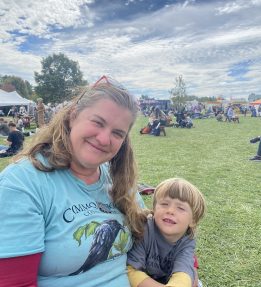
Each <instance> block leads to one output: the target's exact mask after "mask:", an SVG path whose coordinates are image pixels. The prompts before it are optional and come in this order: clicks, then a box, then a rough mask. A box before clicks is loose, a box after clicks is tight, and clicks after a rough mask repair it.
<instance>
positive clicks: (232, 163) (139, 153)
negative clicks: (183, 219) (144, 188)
mask: <svg viewBox="0 0 261 287" xmlns="http://www.w3.org/2000/svg"><path fill="white" fill-rule="evenodd" d="M146 123H147V119H146V118H144V117H141V118H139V119H138V121H137V123H136V125H135V126H134V129H133V131H132V140H133V145H134V148H135V153H136V158H137V161H138V167H139V180H140V181H141V182H145V183H148V184H152V185H156V184H158V183H159V182H160V181H162V180H163V179H165V178H169V177H184V178H186V179H187V180H189V181H191V182H192V183H194V184H195V185H196V186H198V187H199V189H200V190H201V191H202V192H203V193H204V195H205V197H206V201H207V207H208V211H207V215H206V217H205V219H203V221H202V223H201V224H200V228H199V231H198V240H197V255H198V257H199V263H200V270H199V276H200V278H201V279H202V281H203V283H204V286H209V287H217V286H222V287H225V286H228V287H239V286H240V287H257V286H261V275H260V272H261V247H260V236H261V223H260V222H261V211H260V207H261V193H260V192H261V184H260V182H261V180H260V178H261V176H260V174H261V162H251V161H249V160H248V158H249V157H251V156H253V155H255V154H256V151H257V147H258V144H250V143H249V139H250V138H252V137H254V136H257V135H260V134H261V130H260V124H261V119H260V118H250V117H247V118H244V117H240V124H235V123H221V122H217V121H216V120H215V119H202V120H195V121H194V124H195V128H192V129H180V128H178V129H177V128H167V129H166V132H167V136H166V137H163V136H161V137H155V136H150V135H140V134H139V133H138V131H139V129H140V128H141V127H142V126H144V125H146ZM145 201H146V203H147V204H148V205H150V204H151V197H150V196H147V197H146V198H145Z"/></svg>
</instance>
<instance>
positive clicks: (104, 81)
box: [77, 75, 127, 104]
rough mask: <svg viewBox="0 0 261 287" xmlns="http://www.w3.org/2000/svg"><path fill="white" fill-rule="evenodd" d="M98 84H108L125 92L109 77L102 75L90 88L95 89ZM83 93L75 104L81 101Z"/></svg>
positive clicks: (123, 88) (121, 86)
mask: <svg viewBox="0 0 261 287" xmlns="http://www.w3.org/2000/svg"><path fill="white" fill-rule="evenodd" d="M99 84H108V85H111V86H113V87H116V88H119V89H121V90H125V91H127V89H126V88H125V87H124V86H123V85H122V84H121V83H119V82H118V81H116V80H114V79H113V78H111V77H110V76H105V75H103V76H102V77H101V78H100V79H99V80H98V81H96V82H95V83H94V84H93V85H91V87H94V88H95V87H97V86H98V85H99ZM84 94H85V91H83V93H82V94H81V95H80V97H79V99H78V100H77V104H78V103H79V101H80V100H81V99H82V97H83V96H84Z"/></svg>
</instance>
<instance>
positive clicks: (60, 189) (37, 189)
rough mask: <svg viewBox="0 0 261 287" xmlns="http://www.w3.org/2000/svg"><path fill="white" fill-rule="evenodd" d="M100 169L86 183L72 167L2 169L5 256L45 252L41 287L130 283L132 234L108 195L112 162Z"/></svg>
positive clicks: (0, 244) (0, 227)
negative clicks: (128, 266)
mask: <svg viewBox="0 0 261 287" xmlns="http://www.w3.org/2000/svg"><path fill="white" fill-rule="evenodd" d="M100 170H101V175H100V179H99V181H98V182H97V183H95V184H91V185H87V184H85V183H84V182H83V181H82V180H80V179H78V178H77V177H75V176H74V175H73V174H72V173H71V172H70V170H68V169H65V170H56V171H53V172H41V171H38V170H37V169H35V168H34V167H33V166H32V164H31V163H30V162H29V161H28V160H22V161H20V162H19V163H17V164H12V165H10V166H8V167H7V168H6V169H5V170H4V171H3V172H2V173H1V174H0V222H1V224H0V258H8V257H16V256H23V255H29V254H35V253H39V252H43V255H42V259H41V263H40V268H39V272H38V286H39V287H57V286H59V287H72V286H77V287H97V286H106V287H115V286H121V287H129V286H130V285H129V281H128V277H127V272H126V253H127V251H128V250H129V249H130V247H131V245H132V240H131V234H130V231H129V230H128V228H127V226H126V225H125V223H124V217H123V215H122V214H121V213H120V212H119V211H118V209H116V208H115V206H114V205H113V203H112V202H111V199H110V196H109V194H108V191H109V190H110V188H111V180H110V177H109V173H108V167H107V165H106V164H104V165H102V166H101V167H100Z"/></svg>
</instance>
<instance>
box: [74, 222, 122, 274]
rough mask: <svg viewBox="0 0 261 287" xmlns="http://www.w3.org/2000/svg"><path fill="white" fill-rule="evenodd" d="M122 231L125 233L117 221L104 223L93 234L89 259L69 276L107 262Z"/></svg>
mask: <svg viewBox="0 0 261 287" xmlns="http://www.w3.org/2000/svg"><path fill="white" fill-rule="evenodd" d="M120 230H123V232H125V231H124V228H123V226H122V225H121V224H120V223H119V222H118V221H117V220H105V221H103V222H102V223H101V225H99V226H98V227H97V228H96V230H95V232H94V234H93V240H92V243H91V248H90V251H89V255H88V257H87V259H86V260H85V262H84V263H83V265H82V266H81V267H80V268H79V269H78V270H76V271H75V272H73V273H71V274H69V275H70V276H72V275H77V274H80V273H82V272H86V271H87V270H89V269H91V268H92V267H93V266H95V265H97V264H98V263H101V262H103V261H105V260H107V258H108V255H109V252H110V250H111V248H112V246H113V243H114V241H115V239H116V237H117V235H118V233H119V231H120Z"/></svg>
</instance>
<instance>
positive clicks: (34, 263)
mask: <svg viewBox="0 0 261 287" xmlns="http://www.w3.org/2000/svg"><path fill="white" fill-rule="evenodd" d="M41 255H42V253H37V254H32V255H26V256H19V257H12V258H0V287H37V273H38V268H39V264H40V259H41Z"/></svg>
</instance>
